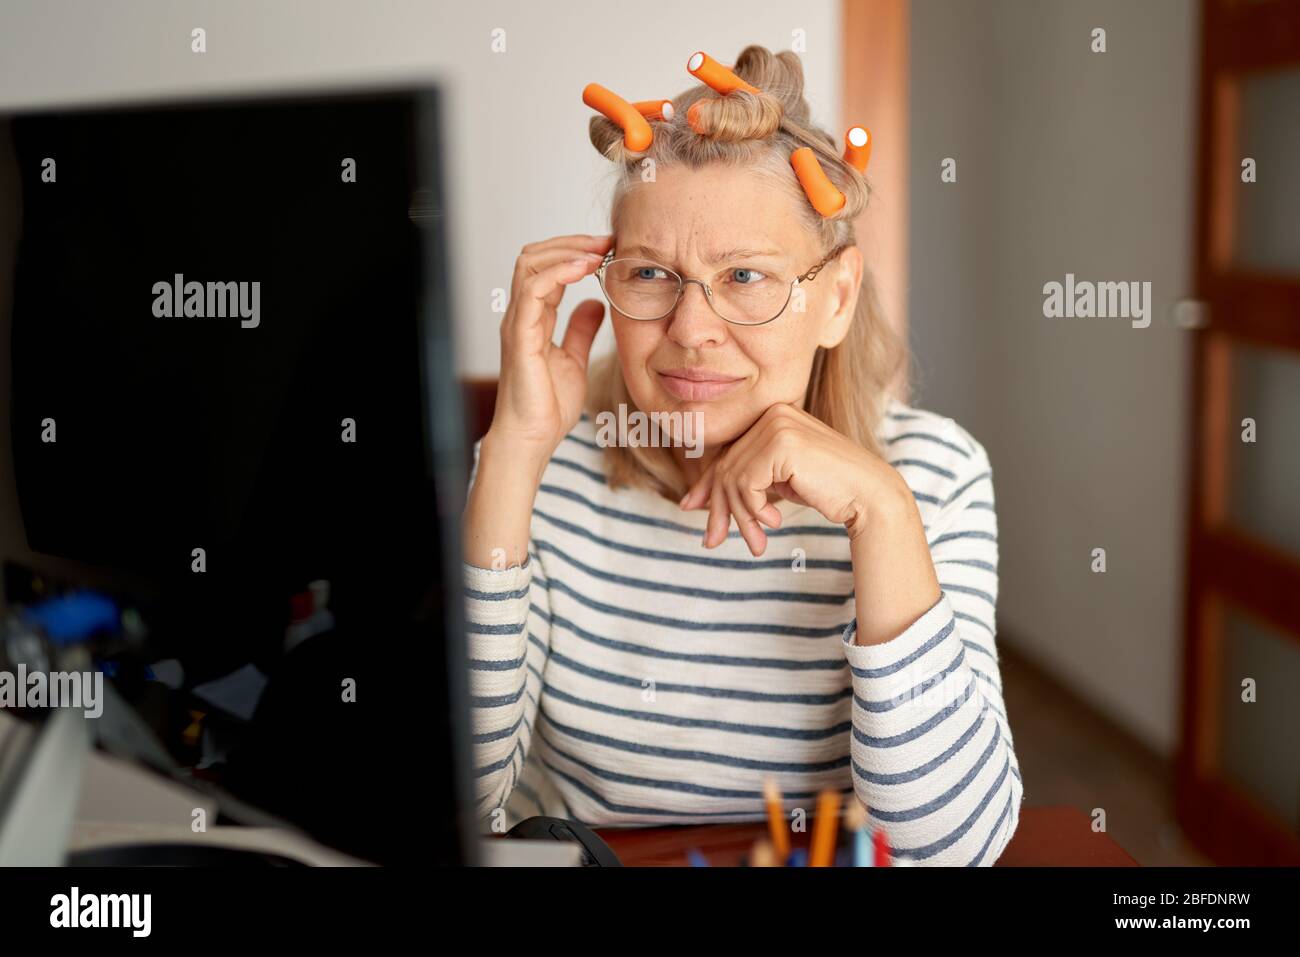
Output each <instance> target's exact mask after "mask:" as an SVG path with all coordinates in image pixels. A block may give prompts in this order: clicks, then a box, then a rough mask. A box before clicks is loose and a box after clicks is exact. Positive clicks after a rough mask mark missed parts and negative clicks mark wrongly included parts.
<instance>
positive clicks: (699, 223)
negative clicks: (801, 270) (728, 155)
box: [614, 166, 819, 265]
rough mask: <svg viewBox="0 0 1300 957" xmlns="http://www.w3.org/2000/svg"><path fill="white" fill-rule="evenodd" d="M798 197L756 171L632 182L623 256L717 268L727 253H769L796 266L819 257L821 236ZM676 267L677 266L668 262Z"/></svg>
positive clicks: (625, 202) (620, 214) (626, 198)
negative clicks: (646, 255) (654, 255)
mask: <svg viewBox="0 0 1300 957" xmlns="http://www.w3.org/2000/svg"><path fill="white" fill-rule="evenodd" d="M799 200H800V197H799V195H798V194H797V192H794V191H792V190H790V189H789V188H788V186H787V184H784V183H782V182H781V181H780V179H779V178H778V177H775V176H773V175H771V174H770V173H767V172H766V171H764V170H762V169H758V168H745V169H737V168H731V167H722V166H710V167H705V168H702V169H698V170H692V169H687V168H683V167H673V168H670V169H666V170H665V169H662V168H661V169H660V170H659V172H658V174H657V175H656V176H655V178H654V179H653V180H649V181H638V182H635V183H631V184H630V185H629V186H628V188H627V190H626V192H625V193H624V195H623V196H622V197H621V200H620V203H619V205H618V207H617V208H616V210H615V218H614V234H615V241H616V245H617V248H618V250H619V253H620V255H622V254H624V252H625V250H627V249H629V248H632V247H638V248H640V249H642V250H656V251H660V252H662V253H663V254H664V255H665V256H674V257H689V258H694V259H699V260H700V261H703V262H716V261H720V260H722V259H724V258H735V257H734V256H732V257H728V256H726V255H725V254H727V253H729V252H735V251H737V250H740V251H759V250H762V251H765V252H768V253H776V254H778V255H780V256H782V257H784V258H788V259H790V260H800V259H803V258H807V257H808V256H809V255H813V254H814V253H815V252H816V251H817V249H818V239H819V237H818V235H817V233H816V232H815V231H814V230H812V229H811V228H810V227H809V222H808V218H807V217H806V216H805V215H803V213H804V211H803V210H802V208H801V207H800V203H799ZM665 264H666V265H671V263H665Z"/></svg>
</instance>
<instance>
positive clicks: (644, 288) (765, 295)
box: [596, 243, 852, 326]
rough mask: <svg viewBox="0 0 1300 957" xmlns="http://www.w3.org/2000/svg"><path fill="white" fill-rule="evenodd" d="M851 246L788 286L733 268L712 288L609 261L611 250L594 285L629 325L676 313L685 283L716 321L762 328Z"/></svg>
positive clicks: (652, 266)
mask: <svg viewBox="0 0 1300 957" xmlns="http://www.w3.org/2000/svg"><path fill="white" fill-rule="evenodd" d="M851 245H852V243H845V244H844V245H842V246H837V247H836V248H835V249H833V250H831V252H830V253H829V254H828V255H827V256H826V258H825V259H823V260H822V261H821V262H819V263H818V264H817V265H815V266H813V267H812V268H811V269H809V270H808V271H807V272H806V273H804V274H803V275H802V276H796V277H795V278H794V279H791V280H789V281H787V280H784V279H782V278H781V277H779V276H773V275H771V274H770V273H766V272H764V271H762V270H761V269H751V268H748V267H733V268H731V269H727V270H725V271H724V272H722V273H719V274H718V276H716V277H714V280H713V281H712V282H705V281H704V280H702V279H684V278H682V277H681V276H679V275H678V274H677V273H675V272H673V271H672V270H671V269H669V268H668V267H667V266H663V265H660V264H659V263H656V262H653V261H651V260H649V259H614V258H613V257H614V251H613V250H612V249H611V250H610V251H609V252H608V253H606V254H605V259H604V261H603V262H602V263H601V264H600V267H599V268H598V269H597V270H596V280H597V281H598V282H599V283H600V288H601V291H602V292H603V293H604V294H605V298H606V299H608V300H609V304H610V305H611V306H612V307H613V308H614V309H616V310H617V311H618V312H620V313H622V314H623V315H624V316H627V318H629V319H636V320H638V321H642V322H653V321H654V320H656V319H662V318H664V317H665V316H667V315H668V314H669V313H671V312H672V311H673V310H674V309H676V308H677V303H678V302H679V301H681V298H682V294H683V293H684V292H685V291H686V285H687V283H692V282H693V283H696V284H697V285H698V286H699V287H700V288H701V289H703V290H704V298H705V299H707V300H708V303H709V307H710V308H711V309H712V310H713V311H714V313H715V314H717V316H718V317H719V318H721V319H725V320H726V321H727V322H730V323H733V324H735V325H738V326H762V325H766V324H767V323H769V322H773V321H775V320H776V319H779V318H780V317H781V314H782V313H783V312H785V310H786V307H787V306H789V305H790V300H791V299H793V298H794V290H795V287H797V286H798V285H799V284H800V283H803V282H811V281H812V280H813V279H815V278H816V277H817V274H818V273H819V272H821V270H822V268H823V267H824V266H825V265H826V264H827V263H829V262H830V261H831V260H832V259H834V258H835V257H836V256H838V255H839V254H840V253H842V252H844V250H846V249H848V248H849V246H851Z"/></svg>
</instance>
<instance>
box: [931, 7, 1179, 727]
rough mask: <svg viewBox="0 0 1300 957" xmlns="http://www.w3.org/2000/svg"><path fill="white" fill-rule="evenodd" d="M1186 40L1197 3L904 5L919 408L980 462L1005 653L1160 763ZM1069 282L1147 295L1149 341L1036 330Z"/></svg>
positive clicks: (1172, 705) (1103, 324) (1169, 624)
mask: <svg viewBox="0 0 1300 957" xmlns="http://www.w3.org/2000/svg"><path fill="white" fill-rule="evenodd" d="M1094 27H1103V28H1105V30H1106V31H1107V52H1105V53H1098V54H1094V53H1092V52H1090V34H1091V31H1092V29H1093V28H1094ZM1197 29H1198V28H1197V5H1196V4H1195V3H1193V2H1191V0H1144V2H1142V3H1131V2H1123V0H1101V2H1090V3H1086V4H1085V3H1078V2H1070V0H1038V2H1033V3H1030V2H1024V0H992V2H981V3H978V4H975V3H964V2H955V0H916V2H915V3H914V4H913V18H912V63H911V77H910V80H911V110H912V123H911V148H912V154H911V176H910V185H911V197H910V202H911V209H912V218H911V233H910V240H909V241H910V262H911V275H910V298H909V315H910V318H911V323H912V329H913V345H914V348H915V349H916V351H917V354H918V371H919V375H918V377H917V384H918V386H919V390H918V391H919V395H918V396H917V399H916V401H917V402H918V403H919V404H921V405H923V406H926V407H930V408H934V409H935V410H937V411H941V412H943V413H945V414H948V415H952V416H954V417H955V418H956V419H957V420H958V421H959V422H961V423H963V424H964V425H966V426H967V427H968V428H969V429H970V430H971V432H972V433H973V434H974V435H975V436H976V438H978V439H979V440H980V441H981V442H983V443H984V444H985V445H986V446H987V448H988V449H989V452H990V455H991V457H992V460H993V468H994V484H995V488H996V493H997V501H998V514H999V525H1000V528H999V536H1000V543H1001V573H1002V577H1001V588H1002V592H1001V597H1000V601H999V622H1000V625H1001V627H1002V628H1003V629H1004V630H1005V635H1004V638H1003V640H1004V641H1005V642H1007V643H1014V644H1015V646H1016V648H1017V650H1020V651H1023V652H1024V653H1025V654H1026V655H1027V656H1028V657H1030V658H1031V659H1033V660H1035V661H1036V662H1038V663H1039V664H1041V665H1042V666H1044V667H1045V668H1046V669H1047V670H1049V671H1050V672H1052V673H1054V674H1055V675H1057V676H1058V677H1059V678H1060V679H1061V680H1063V681H1064V682H1065V683H1066V684H1068V685H1069V686H1071V687H1072V688H1073V689H1075V690H1076V691H1077V692H1078V693H1079V694H1080V695H1081V696H1083V697H1084V698H1086V699H1088V700H1090V701H1091V702H1092V703H1094V704H1095V705H1096V706H1097V707H1098V708H1100V709H1101V710H1102V711H1103V712H1105V713H1107V714H1108V715H1110V716H1111V717H1113V718H1114V719H1116V720H1117V721H1119V722H1120V723H1121V724H1123V725H1124V726H1126V727H1128V728H1129V729H1131V730H1132V731H1133V732H1134V733H1135V734H1136V735H1137V736H1138V737H1139V738H1141V739H1143V740H1144V741H1145V742H1147V743H1148V744H1149V745H1150V746H1152V747H1153V748H1155V749H1156V750H1157V751H1159V752H1162V753H1170V752H1171V751H1172V750H1173V748H1174V747H1175V746H1176V743H1177V717H1178V704H1179V682H1180V676H1181V672H1180V664H1179V662H1180V659H1181V642H1182V630H1181V629H1182V624H1181V601H1182V588H1183V567H1184V537H1185V530H1184V519H1185V514H1186V513H1185V501H1186V475H1187V471H1188V460H1187V451H1186V435H1187V424H1186V421H1185V420H1186V415H1185V412H1184V406H1185V402H1186V400H1187V398H1188V387H1189V385H1188V375H1189V362H1190V351H1189V342H1188V339H1187V338H1186V334H1185V333H1183V332H1181V331H1179V330H1178V329H1177V328H1176V327H1174V326H1173V325H1172V324H1171V322H1170V320H1169V312H1170V308H1171V304H1172V303H1173V302H1175V301H1176V300H1178V299H1179V298H1182V297H1184V296H1188V295H1190V294H1191V290H1192V285H1191V283H1192V261H1193V242H1192V228H1193V210H1194V206H1193V200H1194V195H1193V185H1194V184H1193V176H1194V170H1195V142H1194V132H1195V112H1194V107H1195V102H1196V100H1195V97H1196V52H1197V43H1198V33H1197ZM944 157H953V158H955V159H956V160H957V169H958V178H957V182H956V183H953V184H944V183H941V182H940V179H939V171H940V163H941V161H942V159H943V158H944ZM1067 272H1072V273H1074V274H1075V276H1076V277H1077V278H1079V279H1091V280H1098V281H1099V280H1115V281H1119V280H1146V281H1150V282H1151V283H1152V294H1153V298H1154V300H1155V305H1154V311H1153V318H1152V323H1151V326H1150V327H1149V328H1147V329H1134V328H1131V327H1130V325H1129V323H1127V322H1125V321H1119V320H1098V319H1094V320H1085V319H1076V320H1069V319H1063V320H1056V321H1049V320H1047V319H1045V318H1043V313H1042V309H1043V292H1042V288H1043V284H1044V283H1045V282H1049V281H1052V280H1056V281H1063V280H1064V278H1065V274H1066V273H1067ZM1098 547H1102V548H1105V549H1106V551H1107V568H1108V570H1107V572H1106V573H1105V574H1093V573H1092V572H1091V571H1090V567H1089V566H1090V553H1091V551H1092V549H1094V548H1098ZM1012 719H1013V721H1014V720H1015V717H1014V716H1012Z"/></svg>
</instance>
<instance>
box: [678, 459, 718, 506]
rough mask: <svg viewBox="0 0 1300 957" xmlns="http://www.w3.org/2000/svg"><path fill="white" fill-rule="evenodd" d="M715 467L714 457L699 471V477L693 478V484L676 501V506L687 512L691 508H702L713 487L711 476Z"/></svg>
mask: <svg viewBox="0 0 1300 957" xmlns="http://www.w3.org/2000/svg"><path fill="white" fill-rule="evenodd" d="M717 469H718V459H716V458H715V459H714V460H713V461H712V462H711V463H710V464H709V467H708V468H706V469H705V470H704V471H703V473H701V475H700V477H699V478H698V479H696V480H695V484H694V485H692V486H691V487H690V488H689V489H687V491H686V494H685V495H683V496H682V500H681V501H680V502H678V503H677V504H678V506H679V507H680V508H682V509H685V510H686V511H688V512H689V511H691V510H692V509H697V508H704V506H705V505H706V504H707V503H708V501H709V496H710V492H711V491H712V487H713V476H714V474H715V473H716V472H717Z"/></svg>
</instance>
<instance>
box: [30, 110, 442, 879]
mask: <svg viewBox="0 0 1300 957" xmlns="http://www.w3.org/2000/svg"><path fill="white" fill-rule="evenodd" d="M10 126H11V134H12V140H13V147H14V152H15V156H16V167H17V170H18V175H19V177H20V180H21V225H20V232H19V242H18V247H17V258H16V264H15V271H14V301H13V310H12V313H13V321H12V331H11V344H12V349H11V353H10V354H11V356H12V381H13V396H12V405H11V427H12V440H13V447H14V463H15V480H16V484H17V489H18V498H19V502H20V505H21V511H22V519H23V523H24V526H25V528H26V532H27V537H28V541H29V544H30V546H31V548H32V549H33V550H34V551H36V552H40V553H47V554H51V555H58V556H66V557H69V558H74V559H78V560H80V561H83V562H87V563H92V564H95V565H103V566H109V567H113V568H121V569H129V570H131V571H132V572H133V573H136V574H139V575H142V576H146V578H147V580H150V581H153V582H156V583H157V585H158V592H157V594H158V595H159V596H161V597H160V598H159V600H158V603H157V606H156V608H155V609H154V615H153V620H152V621H151V625H152V626H153V627H152V631H153V635H152V637H153V640H154V642H155V646H154V648H153V649H152V650H153V653H154V655H155V656H158V657H161V656H165V655H174V656H176V657H178V658H180V659H181V660H182V661H184V662H185V665H186V674H187V678H188V679H191V680H190V683H194V682H196V681H199V680H203V679H211V678H215V677H218V676H220V675H222V674H226V673H228V672H230V671H231V670H232V669H235V668H238V667H239V666H240V665H241V664H242V663H245V662H253V663H256V664H257V665H258V666H259V667H260V668H261V669H262V670H263V671H265V672H267V673H270V674H272V675H273V680H272V682H271V685H270V687H269V688H268V695H269V696H270V697H269V700H270V701H271V702H272V704H271V705H268V706H267V707H268V708H274V707H278V708H279V709H280V712H279V713H278V714H276V715H274V717H275V719H276V720H278V721H280V722H282V723H283V724H284V725H285V727H282V728H279V729H278V730H272V731H265V733H262V729H258V730H259V735H260V737H258V738H257V740H256V741H254V742H253V743H252V744H250V745H248V746H246V747H244V748H243V750H242V751H241V752H240V753H239V754H238V755H236V757H238V758H240V759H241V760H242V764H239V765H236V763H234V762H233V761H232V769H233V770H238V771H240V772H241V773H240V774H237V775H233V778H234V779H236V780H238V781H241V782H242V783H243V784H244V785H245V793H246V794H247V795H251V796H252V797H254V798H257V799H259V800H261V799H264V801H263V803H266V804H268V805H274V810H276V811H278V812H280V813H283V814H285V815H286V816H288V817H289V818H290V819H293V820H298V821H302V822H304V823H307V824H308V825H309V826H311V827H312V828H313V829H314V830H316V831H318V832H323V833H325V834H326V835H330V834H332V833H333V831H331V828H334V829H336V830H339V831H340V833H342V831H348V834H347V835H344V836H345V837H347V838H349V839H350V838H355V837H356V834H357V833H364V832H365V831H366V828H367V827H368V826H373V828H374V829H375V833H376V834H378V833H379V831H381V830H382V829H383V828H392V827H396V822H398V821H401V820H403V819H404V818H406V816H405V815H403V814H401V813H400V812H397V811H396V810H394V806H395V805H399V804H400V803H401V802H402V801H403V800H405V799H406V792H405V791H404V787H406V786H408V785H409V786H412V787H414V784H415V782H416V781H417V780H421V781H422V780H424V779H425V777H426V774H425V773H420V774H418V775H417V774H416V773H415V772H414V770H413V769H414V768H416V767H421V766H422V765H424V762H425V760H426V755H425V752H424V751H423V750H422V749H424V748H429V747H434V746H435V745H434V744H432V743H431V739H432V741H433V742H436V747H437V749H438V750H440V751H441V750H444V749H443V747H442V745H443V743H445V741H446V740H447V736H446V734H445V733H444V730H445V729H444V725H445V724H446V714H447V711H448V702H447V700H446V699H447V691H446V689H447V687H448V683H447V680H446V679H447V677H448V676H447V675H446V673H445V659H444V658H443V657H442V653H443V648H444V644H445V643H444V640H443V639H444V635H443V634H442V633H440V632H441V631H442V630H443V629H444V628H445V627H446V616H447V615H448V614H451V615H453V618H454V615H455V612H454V608H453V607H451V606H454V605H455V602H454V601H451V602H448V600H447V597H448V594H449V593H448V592H446V591H445V589H444V588H443V587H442V584H441V583H442V582H443V579H444V576H443V575H442V569H443V567H444V565H445V564H446V562H447V561H448V560H449V555H450V553H448V552H445V551H444V545H445V541H444V539H445V537H446V536H444V531H446V526H447V525H448V519H447V516H449V515H451V514H452V513H453V512H454V511H455V508H456V505H455V503H456V502H457V501H458V497H457V495H456V492H457V491H458V489H453V488H450V485H454V484H455V482H451V483H447V482H441V483H440V482H439V481H438V475H439V473H440V470H443V471H445V472H446V474H448V475H454V474H456V473H455V470H454V468H451V466H450V462H451V458H449V456H453V457H454V455H455V453H456V450H458V449H459V448H460V447H461V446H460V438H459V435H457V434H456V433H455V429H456V428H458V425H457V423H458V422H459V418H458V413H457V412H456V411H455V410H454V409H449V408H444V407H443V405H442V404H441V403H443V401H444V400H446V401H448V402H451V401H454V396H455V390H454V389H453V388H451V387H450V386H451V364H450V356H449V355H448V354H447V353H448V348H447V335H446V325H447V321H446V298H445V289H444V287H445V275H444V266H443V257H442V247H441V208H440V206H439V197H440V192H439V178H440V171H439V169H438V168H437V149H436V98H435V97H434V96H433V94H432V93H430V92H424V93H407V92H400V93H391V94H387V93H385V94H373V95H358V96H347V97H341V98H320V97H315V98H303V99H298V100H278V101H274V102H271V101H265V102H263V101H248V102H225V103H217V104H210V105H201V106H193V105H186V106H162V107H148V108H131V109H108V110H89V111H81V112H75V111H74V112H58V113H49V114H43V115H28V116H19V117H16V118H14V119H13V120H12V121H11V124H10ZM440 491H441V496H442V497H441V498H440ZM319 581H327V582H329V604H330V611H331V613H332V615H333V617H334V619H335V622H336V627H335V628H334V630H333V631H332V632H331V634H330V635H329V636H327V638H328V640H327V641H319V642H316V644H315V646H314V648H313V650H311V651H310V653H308V651H307V650H306V646H305V649H304V653H303V654H302V655H299V656H298V658H297V659H296V664H297V668H298V671H297V673H296V676H295V677H294V678H292V679H285V680H283V681H282V682H281V683H280V684H279V685H278V686H277V684H276V681H275V680H274V676H275V675H278V674H280V673H281V672H282V671H283V670H284V663H283V660H282V659H283V658H284V642H283V636H284V630H285V627H286V624H287V622H288V619H289V617H290V598H291V596H293V595H295V594H297V595H301V594H302V593H303V592H304V589H306V588H307V586H308V583H311V582H319ZM313 640H314V639H313ZM304 662H305V663H304ZM349 668H351V669H352V670H353V671H354V672H356V674H352V673H351V672H349V670H348V669H349ZM341 677H353V678H355V679H356V682H357V686H358V690H357V695H356V697H357V700H358V701H359V702H367V699H368V702H367V703H369V704H370V705H371V707H370V709H369V710H368V711H365V714H366V718H365V719H364V720H358V719H357V713H358V711H357V709H353V710H352V711H346V710H344V709H340V708H339V706H338V705H337V703H336V701H335V699H336V698H337V697H338V684H337V681H338V680H339V679H340V678H341ZM452 677H455V676H454V675H453V676H452ZM286 688H287V689H289V690H288V691H285V689H286ZM272 692H276V693H278V694H279V697H278V698H277V697H275V695H274V694H271V693H272ZM263 704H265V702H263ZM362 710H363V711H364V710H365V709H362ZM295 711H297V712H298V713H294V712H295ZM431 716H432V717H433V718H435V719H436V721H435V722H434V723H432V724H431V723H430V721H429V718H430V717H431ZM259 717H260V718H262V720H263V724H264V725H265V724H267V722H268V721H269V719H267V718H266V711H265V709H264V713H263V714H262V715H260V716H259ZM295 724H296V733H297V739H298V746H297V748H296V749H294V748H291V747H289V745H288V743H287V740H286V741H281V740H278V739H276V735H277V734H285V735H286V737H287V736H288V734H289V732H288V728H289V727H291V726H294V725H295ZM286 768H291V769H292V774H297V775H299V776H300V777H301V775H304V774H306V775H309V776H310V777H311V780H313V781H318V782H325V781H334V782H335V786H334V788H333V790H332V792H331V793H319V794H317V792H314V791H313V792H310V793H309V792H308V791H306V790H302V789H298V790H295V789H294V788H293V787H292V786H291V785H290V784H289V783H286V782H280V783H276V782H275V781H271V779H272V778H278V777H283V778H286V779H287V778H288V777H290V776H292V775H291V773H290V772H289V771H288V770H286ZM427 770H428V768H427V767H424V768H423V771H427ZM232 774H233V771H232ZM439 778H447V779H448V780H450V779H451V777H450V776H449V775H444V774H435V779H439ZM268 781H271V783H269V784H268V783H267V782H268ZM281 784H283V787H281ZM313 794H315V795H316V796H315V798H314V800H315V801H316V802H317V805H318V806H313V807H303V806H301V804H302V803H303V802H307V803H311V801H312V800H313V798H312V795H313ZM443 797H444V798H445V799H446V800H445V801H441V800H439V798H438V796H436V795H430V794H421V795H420V800H421V801H425V800H435V801H439V803H438V804H437V808H438V813H437V817H438V819H439V820H444V821H447V822H448V825H447V826H448V827H451V826H452V821H453V818H454V814H451V813H442V811H443V809H445V808H449V807H450V806H451V798H450V797H449V796H446V795H443ZM425 807H426V809H427V807H428V806H427V805H425ZM385 811H388V813H387V815H386V816H387V820H383V818H384V816H385ZM361 815H367V816H368V817H366V818H365V820H361V819H360V816H361ZM375 815H380V819H376V817H375ZM421 816H422V817H423V816H424V815H423V814H422V815H421ZM345 820H346V824H345ZM406 820H407V823H409V818H406ZM367 822H369V823H367ZM389 837H391V839H392V841H393V842H399V838H398V837H397V836H396V831H394V832H393V834H392V835H389ZM433 837H434V840H435V841H437V839H438V835H434V836H433ZM451 839H452V838H451V836H450V833H449V834H448V835H447V840H448V841H450V840H451ZM343 843H347V840H345V841H344V842H343ZM382 843H383V841H382V840H380V839H379V838H376V839H375V841H374V842H372V844H373V846H364V847H362V849H363V850H370V851H375V852H376V853H375V854H373V855H372V856H383V854H384V853H385V848H381V847H380V846H379V845H380V844H382ZM442 843H443V844H444V845H445V844H446V842H445V841H444V842H442ZM353 844H354V845H355V844H356V841H355V840H354V841H353ZM363 844H364V841H363ZM358 846H359V845H358ZM389 849H391V848H389ZM426 850H427V849H426Z"/></svg>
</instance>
